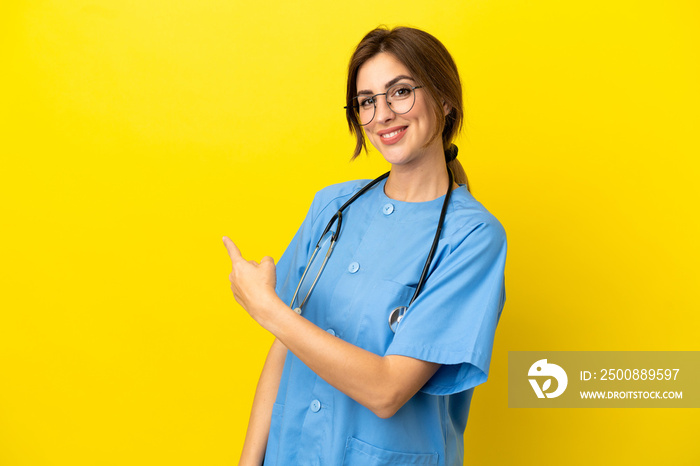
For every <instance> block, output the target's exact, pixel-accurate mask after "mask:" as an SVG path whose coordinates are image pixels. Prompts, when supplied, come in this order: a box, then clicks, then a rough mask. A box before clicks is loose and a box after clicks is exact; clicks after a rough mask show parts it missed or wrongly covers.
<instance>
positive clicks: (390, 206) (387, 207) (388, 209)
mask: <svg viewBox="0 0 700 466" xmlns="http://www.w3.org/2000/svg"><path fill="white" fill-rule="evenodd" d="M393 211H394V204H391V203H389V204H386V205H385V206H384V208H383V209H382V212H384V215H391V213H392V212H393Z"/></svg>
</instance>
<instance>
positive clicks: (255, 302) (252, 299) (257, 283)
mask: <svg viewBox="0 0 700 466" xmlns="http://www.w3.org/2000/svg"><path fill="white" fill-rule="evenodd" d="M223 239H224V245H225V246H226V249H227V250H228V255H229V257H230V258H231V274H230V275H229V276H228V278H229V281H230V282H231V291H233V297H234V298H235V299H236V302H237V303H238V304H240V305H241V306H242V307H243V309H245V310H246V312H248V314H250V316H251V317H252V318H253V319H255V321H256V322H258V323H259V324H261V325H262V326H263V327H265V322H266V321H267V320H266V319H267V318H268V317H270V316H268V315H267V314H269V312H268V311H270V310H272V309H274V308H275V306H272V305H271V304H273V303H274V301H275V300H277V301H279V298H278V297H277V294H276V293H275V283H276V280H277V278H276V275H275V261H274V260H273V259H272V257H269V256H265V257H263V258H262V260H261V261H260V263H259V264H258V263H257V262H255V261H247V260H245V259H244V258H243V256H242V255H241V251H239V250H238V247H236V245H235V244H233V241H231V240H230V239H229V238H228V237H227V236H224V238H223Z"/></svg>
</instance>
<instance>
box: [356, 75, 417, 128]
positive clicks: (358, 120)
mask: <svg viewBox="0 0 700 466" xmlns="http://www.w3.org/2000/svg"><path fill="white" fill-rule="evenodd" d="M400 85H404V86H408V87H410V88H411V90H412V91H415V90H416V89H421V88H422V87H423V86H411V85H408V84H407V83H396V84H394V85H393V86H391V87H390V88H389V89H387V90H386V92H381V93H379V94H374V95H365V94H363V95H356V96H355V97H353V98H352V100H354V101H355V105H346V106H345V107H343V108H344V109H346V110H347V109H348V108H352V109H353V110H354V111H355V115H356V116H357V122H358V123H359V125H360V126H367V125H368V124H370V123H372V121H374V116H375V115H376V114H377V98H378V97H379V96H380V95H383V96H384V99H385V100H386V105H387V107H389V109H390V110H391V111H392V112H393V113H395V114H396V115H405V114H406V113H408V112H410V111H411V110H412V109H413V106H414V105H416V93H415V92H414V93H413V103H412V104H411V107H410V108H409V109H408V110H406V111H405V112H397V111H396V110H394V107H392V106H391V101H390V99H389V91H390V90H391V89H393V88H394V87H396V86H400ZM360 97H366V98H370V99H372V100H374V112H373V113H372V118H370V119H369V121H368V122H367V123H361V122H360V110H359V109H360V104H358V103H357V99H359V98H360Z"/></svg>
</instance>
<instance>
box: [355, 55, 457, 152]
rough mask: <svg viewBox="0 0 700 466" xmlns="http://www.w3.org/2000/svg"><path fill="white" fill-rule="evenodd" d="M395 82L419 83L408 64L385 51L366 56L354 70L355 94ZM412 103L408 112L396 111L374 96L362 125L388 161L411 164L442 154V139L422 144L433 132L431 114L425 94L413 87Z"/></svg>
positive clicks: (372, 91) (380, 90)
mask: <svg viewBox="0 0 700 466" xmlns="http://www.w3.org/2000/svg"><path fill="white" fill-rule="evenodd" d="M395 83H405V84H409V85H411V86H419V85H421V83H418V82H416V81H414V80H413V77H412V76H411V73H410V72H409V71H408V68H406V66H404V64H403V63H401V62H400V61H399V60H398V59H396V58H395V57H394V55H391V54H389V53H380V54H377V55H375V56H374V57H372V58H370V59H369V60H367V61H366V62H365V63H364V64H363V65H362V66H361V67H360V69H359V70H358V72H357V93H358V95H365V94H367V95H369V96H372V95H374V94H380V93H383V92H386V91H387V87H389V86H392V85H393V84H395ZM414 93H415V103H414V104H413V107H412V108H411V110H410V111H409V112H408V113H404V114H400V115H399V114H396V113H394V112H393V111H392V110H391V108H390V107H389V106H388V105H387V103H386V99H385V98H384V96H378V97H377V99H376V109H375V113H374V118H373V119H372V121H371V122H370V123H369V124H368V125H365V126H364V127H363V128H364V130H365V134H366V135H367V138H368V139H369V141H370V142H371V143H372V145H373V146H374V147H375V148H376V149H377V150H378V151H379V152H381V154H382V155H383V156H384V158H385V159H386V160H387V161H388V162H389V163H391V164H398V165H403V164H411V163H415V162H416V161H418V160H420V159H422V158H424V157H425V154H426V153H429V152H430V153H432V152H437V153H438V154H439V155H440V156H442V152H443V151H442V140H441V138H439V137H438V138H436V139H435V140H434V141H433V142H432V143H431V144H430V145H429V146H428V147H425V145H426V143H427V142H428V140H429V139H430V137H431V136H432V135H433V134H434V132H435V124H436V122H435V115H434V114H433V111H432V109H431V108H430V107H429V105H428V100H427V99H428V98H429V97H428V94H427V93H426V92H425V91H424V90H423V89H416V90H415V91H414Z"/></svg>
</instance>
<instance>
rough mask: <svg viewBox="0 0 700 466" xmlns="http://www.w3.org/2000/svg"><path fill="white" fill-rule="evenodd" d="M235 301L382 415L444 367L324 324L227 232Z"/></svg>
mask: <svg viewBox="0 0 700 466" xmlns="http://www.w3.org/2000/svg"><path fill="white" fill-rule="evenodd" d="M224 243H225V244H226V247H227V249H228V251H229V255H230V257H231V262H232V272H231V275H230V276H229V279H230V281H231V289H232V291H233V295H234V297H235V298H236V301H237V302H238V303H239V304H240V305H241V306H243V308H244V309H245V310H246V311H247V312H248V313H249V314H250V315H251V317H253V319H255V320H256V321H257V322H258V323H259V324H260V325H261V326H263V327H264V328H265V329H266V330H268V331H269V332H271V333H272V334H273V335H275V336H276V337H277V339H278V340H280V341H281V342H282V343H283V344H284V345H285V346H286V347H287V348H288V349H289V350H290V351H291V352H292V353H294V354H295V355H296V356H297V357H298V358H299V359H301V361H302V362H304V364H306V365H307V366H308V367H309V368H310V369H311V370H313V371H314V372H315V373H316V374H318V375H319V376H320V377H321V378H323V379H324V380H325V381H326V382H328V383H329V384H331V385H332V386H334V387H335V388H337V389H338V390H340V391H341V392H343V393H345V394H346V395H348V396H349V397H350V398H352V399H354V400H355V401H357V402H358V403H360V404H362V405H363V406H365V407H367V408H368V409H370V410H371V411H372V412H374V413H375V414H376V415H377V416H379V417H382V418H387V417H391V416H393V415H394V413H396V411H398V409H399V408H400V407H401V406H403V405H404V403H406V402H407V401H408V400H409V399H410V398H411V397H412V396H413V395H415V394H416V392H418V390H419V389H420V388H421V387H422V386H423V385H425V383H426V382H427V381H428V380H429V379H430V377H432V376H433V374H435V372H436V371H437V370H438V368H439V367H440V365H439V364H436V363H431V362H427V361H421V360H418V359H413V358H409V357H405V356H397V355H390V356H383V357H382V356H378V355H376V354H374V353H372V352H370V351H367V350H364V349H362V348H360V347H357V346H355V345H352V344H350V343H348V342H346V341H343V340H341V339H340V338H337V337H334V336H332V335H330V334H329V333H327V332H325V331H324V330H322V329H320V328H319V327H317V326H316V325H314V324H313V323H311V322H309V321H308V320H306V319H305V318H303V317H301V316H299V315H297V314H296V313H295V312H294V311H293V310H291V309H290V308H289V307H288V306H286V305H285V304H284V303H283V302H282V301H281V300H280V299H279V298H278V297H277V294H275V290H274V287H275V264H274V262H273V261H272V258H270V257H265V258H263V259H262V261H261V262H260V264H258V263H256V262H254V261H246V260H245V259H243V257H242V256H241V253H240V251H239V250H238V248H237V247H236V246H235V244H233V242H232V241H231V240H230V239H228V238H225V239H224Z"/></svg>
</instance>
